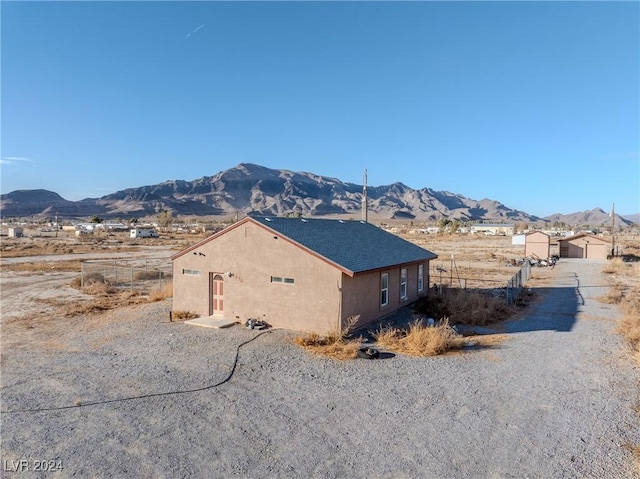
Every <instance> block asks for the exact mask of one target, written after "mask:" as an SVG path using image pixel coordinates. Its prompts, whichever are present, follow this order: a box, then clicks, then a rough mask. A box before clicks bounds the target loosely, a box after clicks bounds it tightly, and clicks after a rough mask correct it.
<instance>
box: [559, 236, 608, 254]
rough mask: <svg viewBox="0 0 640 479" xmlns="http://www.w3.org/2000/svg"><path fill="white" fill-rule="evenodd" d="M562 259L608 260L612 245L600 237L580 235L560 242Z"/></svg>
mask: <svg viewBox="0 0 640 479" xmlns="http://www.w3.org/2000/svg"><path fill="white" fill-rule="evenodd" d="M558 244H559V245H560V257H561V258H587V259H607V256H608V255H609V253H610V252H611V243H610V242H609V241H607V240H605V239H602V238H600V237H598V236H594V235H592V234H588V233H579V234H577V235H574V236H569V237H567V238H562V239H560V240H558Z"/></svg>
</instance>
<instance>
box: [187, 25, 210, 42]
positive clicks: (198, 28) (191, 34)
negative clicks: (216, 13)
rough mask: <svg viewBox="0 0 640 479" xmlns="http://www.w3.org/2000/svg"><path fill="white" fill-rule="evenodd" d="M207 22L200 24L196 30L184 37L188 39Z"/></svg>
mask: <svg viewBox="0 0 640 479" xmlns="http://www.w3.org/2000/svg"><path fill="white" fill-rule="evenodd" d="M204 26H205V24H204V23H203V24H202V25H200V26H199V27H198V28H196V29H195V30H194V31H192V32H191V33H187V36H186V37H184V39H185V40H186V39H187V38H189V37H190V36H191V35H193V34H194V33H196V32H197V31H198V30H200V29H201V28H204Z"/></svg>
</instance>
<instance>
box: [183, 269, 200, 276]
mask: <svg viewBox="0 0 640 479" xmlns="http://www.w3.org/2000/svg"><path fill="white" fill-rule="evenodd" d="M182 274H187V275H191V276H198V275H200V271H198V270H197V269H183V270H182Z"/></svg>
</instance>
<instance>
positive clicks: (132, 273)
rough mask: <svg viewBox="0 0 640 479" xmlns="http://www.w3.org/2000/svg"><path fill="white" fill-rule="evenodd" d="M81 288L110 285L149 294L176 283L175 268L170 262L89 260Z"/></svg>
mask: <svg viewBox="0 0 640 479" xmlns="http://www.w3.org/2000/svg"><path fill="white" fill-rule="evenodd" d="M80 278H81V286H82V287H85V286H88V285H89V284H91V283H107V284H109V286H111V287H114V288H116V289H120V290H128V291H131V292H132V293H133V292H136V293H141V294H149V293H150V292H151V291H152V290H161V289H162V288H163V287H165V286H166V285H168V284H170V283H171V281H172V269H171V264H170V263H167V260H166V259H162V260H152V259H148V260H142V262H140V261H131V260H126V259H113V260H86V261H83V262H82V271H81V276H80Z"/></svg>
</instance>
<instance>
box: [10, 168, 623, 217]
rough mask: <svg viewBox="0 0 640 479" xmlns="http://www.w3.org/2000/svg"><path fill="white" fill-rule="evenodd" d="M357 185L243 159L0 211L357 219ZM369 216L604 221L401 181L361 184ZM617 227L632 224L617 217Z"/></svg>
mask: <svg viewBox="0 0 640 479" xmlns="http://www.w3.org/2000/svg"><path fill="white" fill-rule="evenodd" d="M362 197H363V187H362V185H357V184H354V183H345V182H343V181H341V180H339V179H337V178H330V177H326V176H320V175H316V174H313V173H307V172H293V171H289V170H276V169H270V168H265V167H263V166H259V165H255V164H249V163H241V164H239V165H237V166H235V167H234V168H230V169H228V170H224V171H221V172H219V173H217V174H216V175H214V176H204V177H202V178H199V179H196V180H193V181H185V180H171V181H165V182H162V183H159V184H157V185H150V186H141V187H137V188H128V189H125V190H121V191H117V192H115V193H112V194H109V195H106V196H102V197H100V198H86V199H83V200H80V201H68V200H66V199H64V198H62V197H61V196H60V195H58V194H57V193H54V192H52V191H48V190H17V191H13V192H11V193H7V194H3V195H0V210H1V211H2V216H3V217H5V218H8V217H26V216H37V217H53V216H55V215H56V214H57V215H59V216H61V217H75V218H82V217H91V216H94V215H97V216H100V217H103V218H133V217H145V216H146V217H148V216H155V215H157V214H158V213H160V212H161V211H163V210H166V211H170V212H172V213H173V215H174V216H185V215H186V216H227V217H228V216H234V215H236V214H241V215H244V214H248V213H257V214H266V215H284V214H291V213H297V214H301V215H305V216H335V217H337V216H345V215H348V216H350V217H356V218H360V214H361V207H362ZM367 198H368V212H369V217H370V218H371V219H379V220H383V219H406V220H414V219H415V220H417V221H434V220H438V219H441V218H449V219H451V220H459V221H494V222H496V221H497V222H520V221H523V222H537V221H543V220H547V221H559V222H564V223H567V224H591V225H600V224H610V222H611V219H610V218H609V216H608V214H607V213H605V212H604V211H603V210H601V209H599V208H596V209H594V210H591V211H588V212H583V213H574V214H572V215H560V214H557V215H552V216H551V217H547V218H539V217H537V216H534V215H530V214H528V213H525V212H523V211H519V210H514V209H511V208H508V207H507V206H505V205H503V204H502V203H500V202H498V201H495V200H490V199H483V200H480V201H477V200H473V199H471V198H467V197H465V196H462V195H460V194H454V193H450V192H447V191H435V190H432V189H430V188H422V189H419V190H415V189H412V188H410V187H408V186H406V185H404V184H402V183H393V184H390V185H385V186H373V187H368V188H367ZM616 223H617V224H618V225H629V224H631V222H630V221H629V220H626V219H624V218H622V217H620V216H617V217H616Z"/></svg>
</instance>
